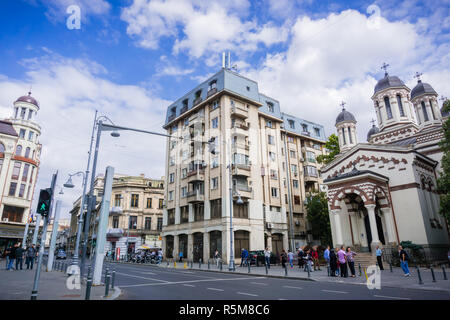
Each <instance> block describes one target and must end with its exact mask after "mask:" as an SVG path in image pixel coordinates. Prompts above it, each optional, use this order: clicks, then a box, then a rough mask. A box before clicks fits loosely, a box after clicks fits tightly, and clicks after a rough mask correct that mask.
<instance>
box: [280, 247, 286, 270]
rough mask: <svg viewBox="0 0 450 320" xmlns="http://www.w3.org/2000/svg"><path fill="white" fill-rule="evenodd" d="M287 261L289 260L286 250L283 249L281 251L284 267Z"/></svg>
mask: <svg viewBox="0 0 450 320" xmlns="http://www.w3.org/2000/svg"><path fill="white" fill-rule="evenodd" d="M286 261H287V254H286V251H284V250H283V251H282V252H281V265H282V266H283V268H286Z"/></svg>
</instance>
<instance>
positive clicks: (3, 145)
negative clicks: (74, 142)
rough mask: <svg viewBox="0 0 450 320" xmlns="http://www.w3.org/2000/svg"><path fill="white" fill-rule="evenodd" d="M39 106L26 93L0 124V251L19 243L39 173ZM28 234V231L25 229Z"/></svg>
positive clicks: (28, 214) (28, 215)
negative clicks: (37, 120) (11, 113)
mask: <svg viewBox="0 0 450 320" xmlns="http://www.w3.org/2000/svg"><path fill="white" fill-rule="evenodd" d="M38 111H39V103H38V102H37V101H36V99H34V98H33V97H32V96H31V93H29V94H28V95H27V96H22V97H20V98H18V99H17V100H16V101H15V102H14V109H13V116H12V117H11V118H9V119H5V120H1V121H0V192H1V196H0V217H1V221H0V248H1V249H2V250H3V249H4V248H5V247H6V246H8V244H11V243H12V242H14V243H15V242H22V239H23V234H24V229H25V224H26V222H27V219H28V218H29V217H30V209H31V203H32V201H33V193H34V189H35V186H36V180H37V175H38V170H39V163H40V154H41V147H42V146H41V144H40V143H39V141H38V137H39V136H40V134H41V127H40V126H39V125H38V124H37V123H36V114H37V112H38ZM29 230H30V231H31V230H32V229H31V228H30V229H29Z"/></svg>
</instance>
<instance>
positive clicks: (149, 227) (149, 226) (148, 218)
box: [144, 217, 152, 230]
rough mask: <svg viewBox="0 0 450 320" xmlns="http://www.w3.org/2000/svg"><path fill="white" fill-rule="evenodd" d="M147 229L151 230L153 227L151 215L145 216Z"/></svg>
mask: <svg viewBox="0 0 450 320" xmlns="http://www.w3.org/2000/svg"><path fill="white" fill-rule="evenodd" d="M144 228H145V230H151V229H152V218H151V217H145V225H144Z"/></svg>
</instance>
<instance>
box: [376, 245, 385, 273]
mask: <svg viewBox="0 0 450 320" xmlns="http://www.w3.org/2000/svg"><path fill="white" fill-rule="evenodd" d="M375 254H376V256H377V262H378V267H380V270H384V269H383V261H382V260H381V257H382V255H383V251H381V249H380V246H377V250H376V251H375Z"/></svg>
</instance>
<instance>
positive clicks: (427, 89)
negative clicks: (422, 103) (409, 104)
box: [411, 80, 437, 100]
mask: <svg viewBox="0 0 450 320" xmlns="http://www.w3.org/2000/svg"><path fill="white" fill-rule="evenodd" d="M424 93H431V94H437V92H436V91H434V89H433V87H432V86H430V85H429V84H428V83H424V82H422V80H419V81H418V82H417V85H416V86H415V87H414V88H413V89H412V91H411V100H412V99H414V98H415V97H418V96H420V95H421V94H424Z"/></svg>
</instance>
